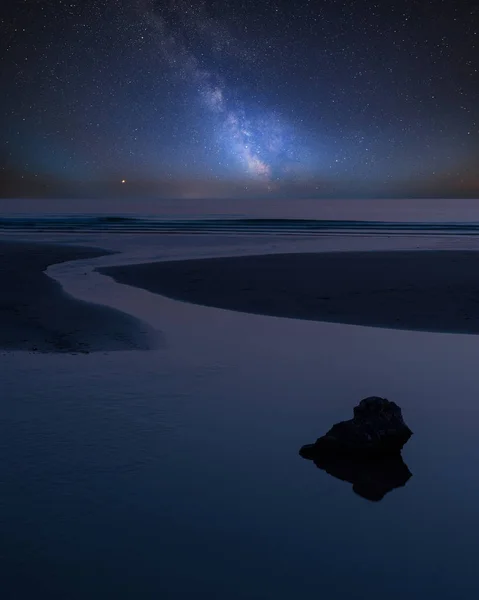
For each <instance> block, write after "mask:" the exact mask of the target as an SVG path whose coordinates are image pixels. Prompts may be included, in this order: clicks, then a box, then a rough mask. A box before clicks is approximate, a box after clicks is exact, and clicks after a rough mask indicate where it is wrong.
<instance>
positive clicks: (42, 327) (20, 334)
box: [0, 242, 153, 352]
mask: <svg viewBox="0 0 479 600" xmlns="http://www.w3.org/2000/svg"><path fill="white" fill-rule="evenodd" d="M105 254H109V252H106V251H103V250H99V249H95V248H83V247H75V246H60V245H58V246H56V245H47V244H30V243H16V242H13V243H11V242H0V348H1V349H3V350H29V351H34V352H95V351H110V350H130V349H148V348H150V347H151V346H152V344H153V341H152V335H151V332H149V331H148V328H147V327H146V326H144V325H143V324H142V323H140V322H139V321H138V320H136V319H134V318H133V317H131V316H130V315H126V314H124V313H122V312H119V311H117V310H114V309H111V308H107V307H105V306H99V305H95V304H89V303H87V302H83V301H80V300H77V299H75V298H73V297H71V296H69V295H68V294H66V293H65V292H64V291H63V290H62V288H61V286H60V285H59V284H58V283H57V282H56V281H54V280H53V279H51V278H50V277H48V276H47V275H46V274H45V273H44V272H43V271H44V270H45V269H46V268H47V267H48V266H49V265H51V264H55V263H60V262H64V261H71V260H77V259H86V258H94V257H97V256H103V255H105Z"/></svg>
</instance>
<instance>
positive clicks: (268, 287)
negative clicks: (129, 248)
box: [99, 251, 479, 334]
mask: <svg viewBox="0 0 479 600" xmlns="http://www.w3.org/2000/svg"><path fill="white" fill-rule="evenodd" d="M99 271H100V272H101V273H104V274H106V275H109V276H111V277H113V278H114V279H115V280H116V281H117V282H119V283H124V284H127V285H131V286H135V287H139V288H144V289H146V290H149V291H151V292H154V293H157V294H162V295H164V296H168V297H170V298H174V299H177V300H182V301H185V302H191V303H196V304H201V305H206V306H213V307H218V308H223V309H229V310H236V311H241V312H248V313H255V314H263V315H271V316H276V317H291V318H296V319H309V320H315V321H329V322H339V323H349V324H355V325H366V326H374V327H389V328H398V329H411V330H421V331H437V332H451V333H452V332H455V333H474V334H475V333H479V252H468V251H407V252H404V251H395V252H337V253H321V254H273V255H263V256H245V257H232V258H213V259H201V260H182V261H174V262H160V263H149V264H142V265H128V266H123V267H121V266H120V267H108V268H102V269H99Z"/></svg>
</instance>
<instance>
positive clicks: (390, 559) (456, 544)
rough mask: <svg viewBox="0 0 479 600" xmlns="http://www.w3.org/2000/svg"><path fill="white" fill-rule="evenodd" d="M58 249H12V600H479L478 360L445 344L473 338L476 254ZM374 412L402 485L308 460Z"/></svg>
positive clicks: (6, 559)
mask: <svg viewBox="0 0 479 600" xmlns="http://www.w3.org/2000/svg"><path fill="white" fill-rule="evenodd" d="M47 234H48V232H47ZM47 234H45V236H44V237H45V238H47V237H48V235H49V236H50V241H49V242H48V243H47V242H46V241H45V242H42V243H36V244H33V243H28V244H26V243H25V244H24V243H18V242H17V243H15V244H13V243H12V244H10V243H6V242H5V243H2V246H1V253H2V280H1V281H2V287H1V288H0V292H1V297H2V308H3V310H2V313H3V317H2V319H3V320H2V333H1V335H2V336H3V337H2V340H3V346H4V350H3V351H2V352H1V355H2V356H1V358H2V378H1V392H2V393H1V398H2V402H1V403H0V432H1V435H0V440H1V446H2V451H3V455H4V457H5V460H3V461H1V464H0V531H1V532H2V536H1V542H0V557H1V559H2V563H3V564H4V566H5V568H4V571H5V574H6V575H5V578H4V580H5V581H4V584H3V588H2V590H3V591H4V596H5V597H6V598H30V597H32V596H35V594H37V595H38V594H40V595H42V596H48V597H49V598H55V599H56V598H58V599H63V598H71V599H72V600H76V599H78V600H80V599H83V598H85V597H92V598H97V597H98V598H100V597H101V598H105V597H115V598H125V599H127V598H130V597H131V596H132V594H133V595H136V596H138V595H140V596H142V597H145V598H149V597H168V598H173V599H175V600H176V599H178V600H182V599H183V598H189V597H191V595H192V594H197V595H198V594H199V595H200V596H201V597H208V598H224V597H227V598H232V599H233V600H245V599H249V598H251V597H252V596H254V597H255V598H258V599H263V598H264V599H267V598H271V597H275V598H281V599H283V598H284V599H285V600H286V599H289V598H296V597H309V596H312V597H316V596H318V595H321V594H322V595H326V596H329V597H333V598H343V597H345V598H350V599H352V600H356V599H357V600H359V599H362V598H364V597H365V596H368V597H372V598H376V597H381V598H388V599H391V600H401V599H402V598H404V597H408V598H414V599H416V598H417V599H418V600H419V599H420V598H424V597H435V598H436V597H441V598H448V599H449V598H451V599H453V598H454V599H455V598H466V597H471V596H474V595H477V591H478V584H477V577H476V571H477V569H476V562H475V561H474V560H473V557H475V556H476V555H477V552H479V546H478V541H477V536H476V535H475V531H476V529H477V527H478V526H479V524H478V513H477V505H478V502H479V483H478V480H477V477H476V473H475V469H474V465H475V464H476V463H477V461H478V460H479V446H478V444H477V427H476V423H477V420H478V418H479V405H478V403H477V401H476V399H477V397H478V394H479V383H478V380H477V374H476V371H477V369H476V362H477V356H478V354H479V336H477V335H460V334H456V333H453V332H451V333H440V332H439V331H440V330H441V329H443V330H446V328H447V327H449V328H450V330H452V331H454V330H456V329H457V330H459V329H462V328H464V329H465V330H466V332H468V333H471V332H473V331H474V329H473V328H474V327H476V318H475V315H474V312H473V310H474V309H473V299H474V297H475V289H476V288H475V272H476V271H475V263H476V257H478V256H479V254H478V253H475V252H472V251H467V252H466V251H462V250H454V251H452V250H451V251H443V252H438V251H423V250H420V251H419V250H418V251H412V250H409V251H406V250H405V248H407V247H412V244H413V243H414V244H415V245H419V244H422V246H423V247H425V246H427V245H430V246H429V247H430V248H434V247H436V246H434V245H433V244H435V243H436V242H435V241H432V240H431V238H429V237H428V238H425V239H417V238H415V239H414V241H411V240H404V241H401V242H400V243H401V244H403V246H402V249H401V248H400V247H399V240H396V238H395V239H394V240H389V241H388V240H387V239H384V240H377V239H374V240H371V239H370V238H364V239H360V238H357V237H356V238H354V240H352V239H351V238H343V237H330V238H328V241H325V240H320V239H318V241H312V242H309V241H306V240H305V241H304V244H303V242H300V241H295V242H292V243H289V242H286V241H283V240H279V238H278V237H276V236H274V237H266V238H262V239H263V242H261V243H260V240H259V239H258V242H257V243H256V242H255V243H253V242H252V239H251V238H245V237H241V236H239V235H238V236H236V237H231V238H221V237H218V236H197V237H195V238H193V236H191V237H190V238H187V239H186V238H185V237H178V236H171V237H167V236H157V235H151V234H147V235H146V236H142V235H129V234H126V235H125V234H122V235H121V236H120V235H118V236H115V234H113V233H108V234H103V235H95V236H92V235H90V234H88V235H83V234H79V233H78V232H74V233H70V234H67V235H62V236H59V235H54V234H48V235H47ZM256 239H257V238H255V240H256ZM360 243H361V244H362V246H361V247H362V248H364V249H370V250H372V249H373V248H375V250H374V251H371V252H366V251H358V248H359V247H360V246H359V244H360ZM438 243H439V242H438ZM440 243H441V244H444V246H445V247H457V246H459V244H463V247H464V246H465V247H469V245H472V243H471V242H470V241H468V240H462V239H461V240H458V241H454V240H449V238H448V239H447V240H445V241H444V240H443V241H440ZM474 243H475V242H474ZM62 244H63V245H62ZM66 244H68V245H66ZM73 244H78V246H76V245H75V246H74V245H73ZM314 244H315V247H314V248H313V245H314ZM386 244H390V246H392V245H397V246H396V249H395V251H394V252H392V251H388V252H385V251H384V249H377V248H378V247H381V246H382V248H384V246H386ZM333 246H334V248H335V249H336V250H337V251H336V252H335V253H333V252H321V250H323V249H325V248H331V247H333ZM103 248H105V250H103ZM308 248H311V249H314V252H315V253H314V254H313V253H311V252H309V250H308ZM346 249H348V251H345V250H346ZM274 251H279V253H278V254H272V252H274ZM220 252H221V254H219V253H220ZM287 252H292V253H290V254H286V253H287ZM232 254H236V257H235V258H232V257H231V255H232ZM195 256H196V258H194V257H195ZM199 256H203V257H204V258H203V259H201V260H199ZM207 256H209V257H210V258H206V257H207ZM212 256H216V257H218V256H222V258H211V257H212ZM61 261H67V262H61ZM146 261H149V262H146ZM159 261H162V262H159ZM166 261H168V262H166ZM140 262H142V264H139V263H140ZM48 265H50V266H48ZM98 271H99V272H98ZM125 284H126V285H125ZM200 292H201V293H200ZM327 297H329V298H330V300H329V301H328V300H326V298H327ZM175 298H177V299H175ZM405 299H408V301H406V300H405ZM178 300H180V301H178ZM327 302H329V303H330V304H331V306H330V314H327V312H326V311H325V308H324V307H325V306H327ZM421 302H422V303H423V304H421ZM200 303H201V304H203V305H200ZM207 304H209V306H207ZM421 307H423V308H421ZM333 308H334V310H335V311H336V312H335V313H334V311H333V310H332V309H333ZM230 309H231V310H230ZM366 309H369V312H368V311H367V310H366ZM248 311H249V312H248ZM253 311H254V312H257V313H258V314H252V313H253ZM441 311H443V312H442V313H441ZM259 313H262V314H259ZM265 315H266V316H265ZM419 315H420V316H421V320H420V322H419V321H418V318H419V317H418V316H419ZM424 315H426V316H429V321H428V322H426V321H425V320H424V319H425V316H424ZM431 315H432V316H431ZM282 316H285V317H294V318H281V317H282ZM467 316H469V317H470V318H469V319H467V318H466V317H467ZM398 317H401V318H403V319H404V323H406V324H407V325H409V326H411V325H412V326H417V327H430V328H431V329H433V328H434V329H435V332H434V333H431V332H425V331H419V330H416V331H413V330H410V329H407V328H406V326H405V325H404V323H403V324H400V323H399V324H398V323H397V322H396V321H395V320H394V319H396V318H398ZM413 317H414V318H416V322H413V320H412V319H413ZM406 318H407V319H409V320H406ZM321 319H322V320H321ZM333 319H336V320H337V321H338V322H326V320H330V321H332V320H333ZM348 319H349V320H350V321H351V322H353V321H354V322H355V324H353V325H351V324H347V320H348ZM368 319H369V322H370V324H375V325H379V324H381V323H383V324H384V325H385V327H379V326H375V327H369V326H364V325H366V324H368ZM341 320H344V323H343V322H339V321H341ZM358 324H360V325H362V326H359V327H358V326H356V325H358ZM390 327H393V328H390ZM150 328H152V329H153V330H154V332H155V344H154V345H153V347H152V346H150V345H149V342H150V337H149V336H148V335H146V333H148V332H150V331H151V329H150ZM8 332H9V336H7V333H8ZM141 332H144V333H145V337H141V336H142V335H143V334H142V333H141ZM138 335H140V340H139V342H140V343H138V342H137V336H138ZM158 336H160V342H159V343H158ZM27 340H28V341H27ZM142 340H143V342H142ZM120 342H121V344H120ZM7 343H8V346H7ZM144 347H148V351H146V352H145V351H137V348H144ZM109 349H113V350H116V349H123V351H120V352H117V351H109ZM10 350H15V351H10ZM16 350H26V351H16ZM371 395H378V396H382V397H386V398H388V399H390V400H392V401H394V402H396V403H397V404H398V405H399V406H400V407H401V409H402V412H403V416H404V419H405V421H406V423H407V425H408V426H409V427H410V428H411V429H412V431H413V432H414V436H413V437H412V438H411V440H410V441H409V442H408V443H407V444H406V446H405V447H404V450H403V454H402V460H403V462H404V464H402V463H401V465H400V469H401V472H404V473H406V475H407V477H406V478H403V480H401V478H399V484H397V482H396V480H395V477H394V474H395V473H396V471H395V469H394V468H393V469H392V471H391V470H389V469H388V470H387V471H385V472H382V471H381V470H379V472H377V471H375V470H368V469H366V470H359V471H358V469H357V468H353V467H354V465H353V466H351V465H348V464H345V465H340V466H341V468H337V466H336V467H335V468H331V466H329V467H327V468H323V467H321V466H320V468H317V467H318V466H317V465H315V464H314V463H313V462H311V461H307V460H304V459H303V458H301V456H300V455H299V449H300V448H301V447H302V446H303V445H304V444H305V443H309V442H311V441H312V440H315V439H316V438H317V437H318V436H321V435H323V434H324V433H325V432H326V431H328V430H329V429H330V427H331V426H332V425H333V424H334V423H337V422H340V421H342V420H345V419H349V418H351V415H352V409H353V407H354V406H355V405H356V404H357V403H358V402H359V401H360V400H361V399H362V398H364V397H366V396H371ZM391 474H392V475H391ZM401 477H402V475H401ZM406 479H407V481H405V480H406ZM365 481H367V485H368V486H370V485H371V484H372V485H373V487H374V489H381V490H382V493H381V494H380V496H381V500H380V501H379V502H378V500H379V496H377V495H376V496H374V498H373V497H372V496H371V494H368V493H365V488H364V487H363V486H362V485H361V482H365ZM404 482H405V483H406V484H405V485H404V484H403V483H404ZM358 485H359V487H358ZM378 486H379V487H378ZM368 489H369V488H368ZM366 492H367V489H366ZM383 492H387V493H386V494H385V495H383ZM358 494H359V495H358ZM371 499H374V500H375V501H374V502H371V501H370V500H371ZM345 540H346V543H345ZM338 556H339V557H341V560H339V561H338ZM471 557H472V558H471ZM318 565H319V566H318ZM345 565H346V567H345ZM371 565H372V566H371ZM345 568H346V569H347V571H348V575H349V576H348V577H346V578H345V577H344V569H345ZM378 573H379V576H378ZM352 581H353V582H354V585H353V584H351V582H352ZM252 591H253V593H252Z"/></svg>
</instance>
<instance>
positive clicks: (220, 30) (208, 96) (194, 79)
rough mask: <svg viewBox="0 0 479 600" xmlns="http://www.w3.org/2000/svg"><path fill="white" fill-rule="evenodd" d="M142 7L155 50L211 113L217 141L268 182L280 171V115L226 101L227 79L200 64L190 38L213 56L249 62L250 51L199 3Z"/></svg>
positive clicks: (180, 0) (283, 152)
mask: <svg viewBox="0 0 479 600" xmlns="http://www.w3.org/2000/svg"><path fill="white" fill-rule="evenodd" d="M141 6H143V10H144V15H145V17H146V20H147V22H148V23H150V24H151V25H152V26H153V27H154V28H155V29H156V31H157V33H158V44H159V48H160V50H161V54H162V56H163V57H164V59H165V60H166V62H167V63H168V65H169V67H170V68H171V69H172V70H173V71H174V72H175V73H176V74H177V75H178V76H180V77H181V78H183V79H184V80H187V81H189V82H190V84H191V85H193V86H194V87H195V88H196V90H197V93H198V96H199V98H200V99H201V100H202V102H203V104H204V107H205V108H206V109H207V110H208V111H210V112H211V113H212V114H214V115H216V117H217V125H218V126H217V127H216V134H217V137H218V138H219V141H220V142H221V143H224V144H225V146H226V147H227V149H228V150H229V151H230V152H231V153H232V154H233V156H234V157H235V158H236V159H237V160H239V161H240V163H241V164H242V165H243V167H244V168H245V169H246V171H247V173H249V174H251V175H253V176H256V177H258V178H262V179H265V180H268V181H270V180H272V179H273V178H278V177H279V176H280V175H282V174H285V170H284V168H283V167H282V165H281V164H280V163H281V157H284V156H285V155H286V148H285V144H284V141H283V139H284V132H283V126H282V122H281V119H280V117H279V116H278V115H275V114H274V113H272V112H269V113H268V112H267V111H263V112H262V114H261V116H260V117H255V118H253V117H251V116H248V113H247V111H246V109H244V108H242V107H240V106H238V101H234V100H229V99H228V82H227V81H226V80H225V79H224V77H221V76H219V74H218V73H216V72H215V71H213V70H208V69H206V68H204V67H202V66H201V62H200V61H199V60H198V58H197V56H196V54H195V51H194V49H193V48H191V47H190V46H191V45H192V44H191V38H192V37H196V38H198V39H199V40H200V41H201V43H202V44H203V45H205V44H206V45H207V47H208V49H209V50H210V51H211V53H212V54H214V53H216V54H219V55H220V57H224V56H233V57H238V58H239V59H240V60H242V61H248V60H249V59H251V54H250V53H248V52H247V50H245V49H242V48H240V47H239V46H240V44H239V42H238V40H236V39H235V38H234V37H233V36H232V35H231V34H230V33H229V32H228V29H227V27H226V26H225V25H224V24H223V23H221V22H220V21H218V20H213V19H212V18H208V17H207V15H206V13H205V7H204V3H200V2H199V3H198V4H197V5H195V6H192V5H191V4H190V3H189V2H185V1H184V0H175V1H174V2H171V3H170V4H168V10H166V9H165V3H159V2H157V3H153V2H152V3H150V4H149V5H147V9H146V10H145V5H144V4H143V5H141ZM165 15H167V16H168V18H167V17H166V16H165ZM172 22H173V23H174V24H171V23H172ZM188 39H190V44H188V41H187V40H188ZM288 150H289V149H288ZM290 164H292V161H291V160H290Z"/></svg>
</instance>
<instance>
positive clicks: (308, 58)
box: [0, 0, 479, 198]
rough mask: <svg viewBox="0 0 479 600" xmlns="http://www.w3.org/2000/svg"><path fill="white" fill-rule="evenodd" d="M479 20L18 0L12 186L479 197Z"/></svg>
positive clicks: (1, 99)
mask: <svg viewBox="0 0 479 600" xmlns="http://www.w3.org/2000/svg"><path fill="white" fill-rule="evenodd" d="M478 25H479V8H478V5H477V3H473V2H466V1H464V0H462V1H461V2H458V1H449V2H447V1H440V0H429V1H427V0H423V1H410V0H409V1H408V0H406V1H395V0H389V1H388V2H378V3H374V2H373V1H363V0H351V1H349V2H345V1H340V0H337V1H334V0H323V1H321V0H310V1H309V0H295V1H292V0H288V1H279V0H275V1H273V0H218V1H216V0H204V1H201V0H198V1H196V2H189V1H186V0H171V1H170V0H164V1H162V2H160V1H149V0H144V1H142V0H131V1H127V0H78V1H71V0H55V1H52V0H44V1H41V0H38V1H36V2H35V1H32V0H27V1H21V0H17V1H15V2H14V1H11V2H9V3H7V6H2V9H1V30H0V61H1V62H0V65H1V69H0V76H1V96H0V115H1V118H2V136H1V146H0V184H1V188H0V194H1V195H3V196H17V195H18V196H21V195H33V196H34V195H39V196H48V195H52V196H55V195H60V196H61V195H64V196H68V195H73V196H75V195H76V196H81V195H84V196H95V195H103V194H105V195H114V194H123V195H124V194H127V195H128V194H131V195H133V196H134V195H142V194H144V195H148V196H158V197H179V198H184V197H198V198H201V197H208V196H213V197H218V196H224V197H236V196H251V197H256V196H258V197H259V196H263V195H264V196H268V195H272V196H281V197H291V198H295V197H329V196H336V195H337V196H341V195H342V196H351V197H355V196H357V197H361V196H367V195H378V196H384V197H388V196H411V195H413V196H414V195H417V196H451V197H460V196H464V197H469V196H470V197H479V169H478V168H479V33H478V32H479V27H478ZM123 180H124V182H122V181H123Z"/></svg>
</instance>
